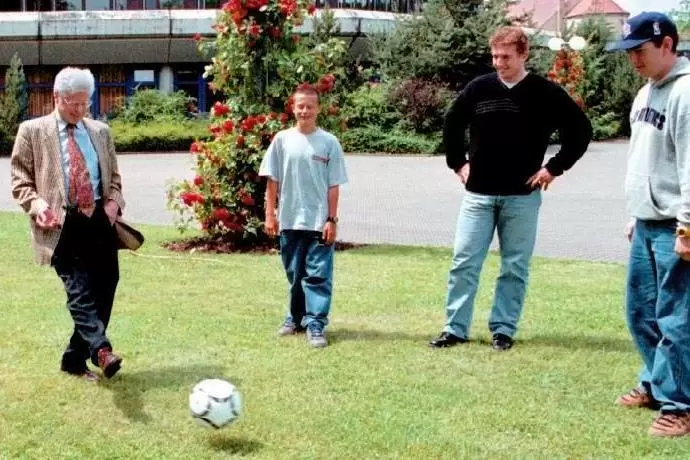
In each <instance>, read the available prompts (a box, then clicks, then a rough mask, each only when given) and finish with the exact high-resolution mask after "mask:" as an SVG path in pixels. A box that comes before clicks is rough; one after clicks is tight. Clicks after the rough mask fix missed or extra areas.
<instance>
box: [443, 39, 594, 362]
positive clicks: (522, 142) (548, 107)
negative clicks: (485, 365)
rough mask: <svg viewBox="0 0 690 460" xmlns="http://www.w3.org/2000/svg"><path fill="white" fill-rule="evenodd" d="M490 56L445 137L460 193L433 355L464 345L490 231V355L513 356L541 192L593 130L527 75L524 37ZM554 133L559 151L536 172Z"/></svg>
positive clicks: (567, 100) (556, 89)
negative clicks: (494, 247)
mask: <svg viewBox="0 0 690 460" xmlns="http://www.w3.org/2000/svg"><path fill="white" fill-rule="evenodd" d="M490 46H491V54H492V57H493V65H494V68H495V69H496V72H495V73H492V74H489V75H483V76H481V77H478V78H476V79H475V80H473V81H471V82H470V83H468V84H467V85H466V86H465V88H464V89H463V91H462V92H461V94H460V95H459V96H458V97H457V99H456V100H455V101H454V102H453V104H452V106H451V108H450V110H449V111H448V113H447V115H446V121H445V127H444V130H443V139H444V144H445V147H446V162H447V164H448V167H449V168H450V169H452V170H453V171H455V173H456V174H457V175H458V176H459V178H460V180H461V181H462V183H463V184H465V187H466V190H467V191H466V194H465V197H464V199H463V202H462V205H461V207H460V215H459V217H458V223H457V229H456V235H455V248H454V254H453V264H452V268H451V270H450V273H449V279H448V294H447V299H446V313H447V318H448V319H447V322H446V326H445V328H444V330H443V332H442V333H441V335H440V336H439V337H438V338H437V339H435V340H432V341H431V342H430V345H431V346H432V347H436V348H443V347H450V346H453V345H457V344H459V343H464V342H466V341H467V340H468V332H469V327H470V323H471V321H472V311H473V309H474V298H475V294H476V292H477V286H478V282H479V274H480V271H481V268H482V265H483V263H484V260H485V259H486V255H487V252H488V250H489V246H490V244H491V240H492V238H493V234H494V231H497V232H498V240H499V244H500V253H501V272H500V275H499V277H498V280H497V282H496V292H495V299H494V304H493V308H492V311H491V317H490V319H489V330H490V331H491V333H492V347H493V348H494V349H495V350H507V349H509V348H510V347H512V345H513V336H514V335H515V332H516V330H517V323H518V321H519V319H520V315H521V313H522V308H523V304H524V299H525V292H526V289H527V282H528V277H529V263H530V259H531V258H532V252H533V250H534V243H535V239H536V235H537V220H538V217H539V207H540V205H541V190H542V189H543V190H546V189H547V188H548V186H549V184H550V183H551V182H552V181H553V180H554V178H555V177H557V176H559V175H561V174H563V172H564V171H566V170H568V169H570V168H571V167H572V166H573V165H574V164H575V162H576V161H577V160H578V159H580V157H581V156H582V155H583V154H584V153H585V151H586V150H587V147H588V145H589V142H590V140H591V137H592V126H591V124H590V122H589V120H588V118H587V116H586V115H585V114H584V113H583V111H582V110H581V109H580V107H579V106H578V105H577V104H576V103H575V102H574V101H573V99H572V98H571V97H570V96H569V95H568V94H567V93H566V92H565V91H564V90H563V89H562V88H561V87H560V86H558V85H557V84H555V83H553V82H551V81H549V80H547V79H545V78H542V77H540V76H538V75H535V74H531V73H528V72H527V70H526V68H525V62H526V61H527V57H528V55H529V43H528V39H527V36H526V35H525V33H524V32H523V31H522V29H521V28H519V27H504V28H501V29H499V30H498V31H497V32H496V33H495V34H494V35H493V36H492V38H491V40H490ZM467 128H469V148H466V146H465V132H466V130H467ZM555 131H558V132H559V134H560V141H561V148H560V151H559V152H558V153H557V154H556V155H555V156H554V157H553V158H551V159H550V160H549V161H548V162H547V163H546V165H544V166H542V163H543V161H544V155H545V153H546V149H547V147H548V144H549V139H550V138H551V135H552V134H553V133H554V132H555Z"/></svg>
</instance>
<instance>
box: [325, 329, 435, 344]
mask: <svg viewBox="0 0 690 460" xmlns="http://www.w3.org/2000/svg"><path fill="white" fill-rule="evenodd" d="M433 336H434V334H433V333H431V334H408V333H406V332H398V331H377V330H375V329H347V328H337V329H333V330H331V331H328V332H327V337H328V341H329V342H330V343H338V342H344V341H348V340H355V341H357V340H367V341H396V340H402V341H407V342H420V343H424V344H426V342H428V341H429V340H431V339H433V338H434V337H433Z"/></svg>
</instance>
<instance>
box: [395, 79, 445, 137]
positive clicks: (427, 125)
mask: <svg viewBox="0 0 690 460" xmlns="http://www.w3.org/2000/svg"><path fill="white" fill-rule="evenodd" d="M451 97H452V93H451V92H450V91H449V90H448V88H447V86H446V85H444V84H442V83H437V82H433V81H428V80H422V79H420V78H413V79H410V80H403V81H401V82H400V83H398V84H397V85H394V86H393V87H392V88H391V91H390V94H389V100H390V102H391V103H392V104H393V106H394V107H395V108H396V109H397V110H398V111H399V112H400V113H401V114H402V116H403V119H404V120H405V121H406V122H407V123H408V124H409V125H410V126H411V127H412V129H414V131H415V132H418V133H430V132H435V131H438V130H439V129H441V128H442V127H443V116H444V114H445V111H446V107H447V106H448V104H449V103H450V101H451Z"/></svg>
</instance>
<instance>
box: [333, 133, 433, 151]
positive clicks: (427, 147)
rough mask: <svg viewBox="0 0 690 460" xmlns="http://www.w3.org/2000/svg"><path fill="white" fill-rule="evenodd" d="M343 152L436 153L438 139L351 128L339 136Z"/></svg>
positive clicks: (412, 134) (413, 134) (411, 134)
mask: <svg viewBox="0 0 690 460" xmlns="http://www.w3.org/2000/svg"><path fill="white" fill-rule="evenodd" d="M339 137H340V142H341V144H342V146H343V150H345V151H346V152H352V153H409V154H420V153H421V154H435V153H438V148H439V144H440V139H439V138H433V137H426V136H421V135H419V134H415V133H414V132H410V133H403V132H400V131H395V130H394V131H384V130H381V129H380V128H378V127H370V128H352V129H349V130H347V131H345V132H344V133H342V134H340V136H339Z"/></svg>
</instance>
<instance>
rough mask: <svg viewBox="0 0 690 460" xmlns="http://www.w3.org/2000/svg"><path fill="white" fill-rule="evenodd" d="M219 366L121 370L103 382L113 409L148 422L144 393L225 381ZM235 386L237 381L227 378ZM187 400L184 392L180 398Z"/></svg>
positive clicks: (137, 420) (185, 389) (134, 418)
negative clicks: (203, 382) (205, 379)
mask: <svg viewBox="0 0 690 460" xmlns="http://www.w3.org/2000/svg"><path fill="white" fill-rule="evenodd" d="M223 371H224V369H223V368H222V367H221V366H212V365H191V366H170V367H163V368H157V369H147V370H144V371H140V372H127V371H126V370H123V371H120V373H119V374H117V375H116V376H115V377H114V378H113V380H106V381H102V383H101V385H103V386H104V387H105V388H107V389H108V390H110V391H112V393H113V401H114V402H115V406H116V407H117V408H118V409H119V410H120V411H121V412H122V413H123V414H124V415H125V417H127V418H128V419H130V420H133V421H136V422H143V423H148V422H150V421H151V416H149V415H148V414H147V413H146V412H145V410H144V394H145V393H146V392H147V391H148V390H151V389H153V388H183V389H184V391H185V392H187V391H189V390H191V388H192V386H194V385H195V384H196V383H198V382H200V381H201V380H203V379H204V378H226V377H224V376H223ZM228 380H230V381H232V382H233V383H235V384H238V383H239V381H238V379H235V378H232V379H228ZM181 398H182V399H183V400H185V401H186V393H185V394H184V395H183V396H181Z"/></svg>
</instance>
